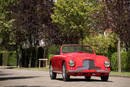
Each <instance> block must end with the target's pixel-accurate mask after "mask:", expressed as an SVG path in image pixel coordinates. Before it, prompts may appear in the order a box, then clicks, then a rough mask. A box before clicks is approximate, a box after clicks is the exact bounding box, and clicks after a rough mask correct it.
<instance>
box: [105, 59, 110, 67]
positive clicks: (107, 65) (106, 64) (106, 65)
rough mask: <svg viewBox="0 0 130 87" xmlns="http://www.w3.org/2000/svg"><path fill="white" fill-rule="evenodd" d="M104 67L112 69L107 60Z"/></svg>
mask: <svg viewBox="0 0 130 87" xmlns="http://www.w3.org/2000/svg"><path fill="white" fill-rule="evenodd" d="M104 66H105V67H107V68H108V67H110V62H109V61H107V60H106V61H105V62H104Z"/></svg>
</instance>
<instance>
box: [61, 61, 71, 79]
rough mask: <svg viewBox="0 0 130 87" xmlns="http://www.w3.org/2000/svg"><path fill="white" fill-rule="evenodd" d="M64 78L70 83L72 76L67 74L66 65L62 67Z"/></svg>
mask: <svg viewBox="0 0 130 87" xmlns="http://www.w3.org/2000/svg"><path fill="white" fill-rule="evenodd" d="M62 77H63V80H64V81H68V80H69V79H70V76H69V75H67V72H66V65H65V63H63V65H62Z"/></svg>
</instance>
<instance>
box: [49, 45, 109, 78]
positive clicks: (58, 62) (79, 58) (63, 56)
mask: <svg viewBox="0 0 130 87" xmlns="http://www.w3.org/2000/svg"><path fill="white" fill-rule="evenodd" d="M69 45H77V44H69ZM63 46H67V45H62V46H61V48H60V55H54V56H53V57H52V58H51V59H50V63H52V66H53V72H56V73H62V64H63V62H65V64H66V69H67V71H68V73H67V74H68V75H72V76H105V75H109V72H110V67H108V68H106V67H105V66H104V62H105V61H106V60H107V61H109V60H108V58H107V57H105V56H100V55H96V54H95V51H94V49H93V48H92V47H91V46H90V47H91V48H92V49H93V54H90V53H81V52H74V53H62V47H63ZM88 57H89V58H88ZM71 59H72V60H74V61H75V66H74V67H72V68H71V67H70V66H69V64H68V63H69V61H70V60H71ZM85 59H91V60H94V61H95V66H96V67H101V68H100V69H97V70H100V71H105V72H96V71H97V70H78V69H76V67H82V66H83V60H85ZM69 70H71V71H69ZM72 70H73V71H72ZM77 70H78V72H76V71H77Z"/></svg>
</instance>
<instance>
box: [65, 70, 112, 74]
mask: <svg viewBox="0 0 130 87" xmlns="http://www.w3.org/2000/svg"><path fill="white" fill-rule="evenodd" d="M67 72H74V73H75V72H77V73H78V72H87V71H83V70H67ZM95 72H97V73H110V71H105V70H95V71H94V72H91V71H88V73H95Z"/></svg>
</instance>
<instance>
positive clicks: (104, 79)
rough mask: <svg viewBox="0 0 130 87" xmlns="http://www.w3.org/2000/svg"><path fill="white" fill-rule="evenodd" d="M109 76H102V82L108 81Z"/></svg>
mask: <svg viewBox="0 0 130 87" xmlns="http://www.w3.org/2000/svg"><path fill="white" fill-rule="evenodd" d="M108 78H109V76H101V80H102V81H108Z"/></svg>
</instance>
